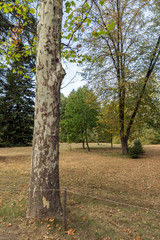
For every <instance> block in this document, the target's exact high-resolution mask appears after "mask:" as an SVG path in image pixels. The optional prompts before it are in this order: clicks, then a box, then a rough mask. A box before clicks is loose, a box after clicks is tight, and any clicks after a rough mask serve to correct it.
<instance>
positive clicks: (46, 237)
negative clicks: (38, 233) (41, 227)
mask: <svg viewBox="0 0 160 240" xmlns="http://www.w3.org/2000/svg"><path fill="white" fill-rule="evenodd" d="M43 238H45V239H54V238H53V237H51V236H50V237H49V236H43Z"/></svg>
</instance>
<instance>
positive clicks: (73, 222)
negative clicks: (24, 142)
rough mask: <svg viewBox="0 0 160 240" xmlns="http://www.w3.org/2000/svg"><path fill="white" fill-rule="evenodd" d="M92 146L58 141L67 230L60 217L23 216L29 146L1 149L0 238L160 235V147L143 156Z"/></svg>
mask: <svg viewBox="0 0 160 240" xmlns="http://www.w3.org/2000/svg"><path fill="white" fill-rule="evenodd" d="M90 146H91V152H89V153H88V152H87V150H83V149H82V148H81V145H80V144H69V145H68V144H61V145H60V181H61V189H62V190H63V189H64V188H67V190H68V193H67V218H68V219H67V231H63V225H62V220H60V219H45V220H27V219H26V218H25V213H26V208H27V197H28V186H29V178H30V158H31V147H21V148H20V147H17V148H0V240H45V239H55V240H65V239H66V240H68V239H70V240H127V239H128V240H134V239H135V240H142V239H143V240H152V239H155V240H160V146H158V145H152V146H145V147H144V149H145V154H144V156H143V157H141V158H140V159H130V158H128V157H127V156H122V155H121V149H120V147H119V145H115V146H114V149H110V146H109V145H107V144H100V145H97V144H90ZM61 194H62V201H63V191H62V193H61Z"/></svg>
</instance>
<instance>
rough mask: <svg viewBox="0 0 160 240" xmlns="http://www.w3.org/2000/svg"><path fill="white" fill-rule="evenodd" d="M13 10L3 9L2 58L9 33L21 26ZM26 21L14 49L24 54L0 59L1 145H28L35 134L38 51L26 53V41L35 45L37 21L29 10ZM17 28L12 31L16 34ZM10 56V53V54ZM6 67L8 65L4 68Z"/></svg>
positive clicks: (0, 24)
mask: <svg viewBox="0 0 160 240" xmlns="http://www.w3.org/2000/svg"><path fill="white" fill-rule="evenodd" d="M16 14H17V13H16V12H15V11H13V12H12V13H10V14H5V13H4V12H3V11H0V47H1V50H2V51H0V57H2V59H4V58H3V51H7V49H5V47H4V45H3V42H5V41H6V42H10V40H11V38H10V35H8V33H9V32H11V31H12V30H13V29H17V28H18V27H19V26H18V25H17V24H16V21H17V16H16ZM27 14H28V15H27V19H24V20H23V19H21V21H22V23H23V21H25V22H27V24H26V25H25V27H23V32H21V35H19V37H20V39H21V40H20V41H18V43H17V44H16V45H17V46H16V48H15V50H14V51H15V52H14V53H16V54H19V55H20V56H21V57H20V58H16V57H12V56H11V58H10V60H9V64H8V63H7V68H6V66H5V65H6V61H5V59H4V61H1V62H0V145H1V146H7V145H26V144H29V143H31V141H32V134H33V114H34V89H35V86H34V85H35V83H34V75H35V73H33V72H32V69H33V68H35V54H32V55H30V56H28V55H27V54H26V55H25V53H24V47H25V45H26V44H28V45H30V46H31V47H32V43H33V38H34V37H35V36H36V26H37V20H36V19H35V17H34V15H32V14H31V13H30V12H29V11H28V13H27ZM14 32H15V30H14V31H12V34H14ZM8 56H9V55H8ZM4 66H5V67H4Z"/></svg>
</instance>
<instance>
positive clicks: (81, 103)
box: [62, 87, 98, 151]
mask: <svg viewBox="0 0 160 240" xmlns="http://www.w3.org/2000/svg"><path fill="white" fill-rule="evenodd" d="M97 115H98V103H97V98H96V96H95V95H94V93H93V92H92V91H91V90H89V89H88V88H87V87H83V88H79V89H78V91H77V92H75V91H73V92H72V93H71V94H70V95H69V97H68V99H67V103H66V109H65V119H64V120H63V121H62V126H63V128H64V129H65V131H66V133H67V138H68V141H70V142H82V144H83V148H84V147H85V143H86V145H87V148H88V151H90V148H89V144H88V142H89V141H88V138H89V132H90V131H92V130H93V128H95V127H96V125H97Z"/></svg>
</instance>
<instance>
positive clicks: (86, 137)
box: [85, 128, 90, 152]
mask: <svg viewBox="0 0 160 240" xmlns="http://www.w3.org/2000/svg"><path fill="white" fill-rule="evenodd" d="M85 139H86V145H87V148H88V152H90V147H89V144H88V136H87V129H86V128H85Z"/></svg>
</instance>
